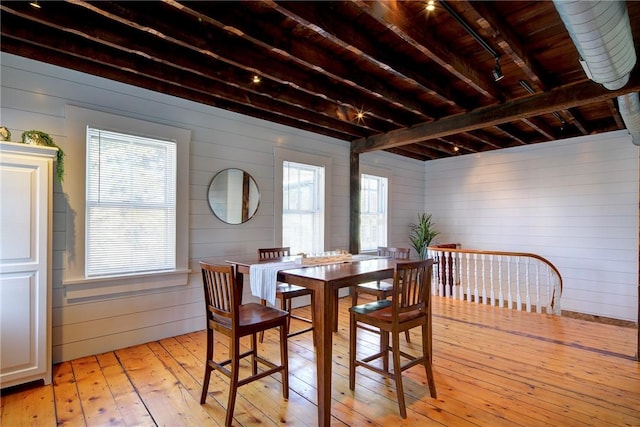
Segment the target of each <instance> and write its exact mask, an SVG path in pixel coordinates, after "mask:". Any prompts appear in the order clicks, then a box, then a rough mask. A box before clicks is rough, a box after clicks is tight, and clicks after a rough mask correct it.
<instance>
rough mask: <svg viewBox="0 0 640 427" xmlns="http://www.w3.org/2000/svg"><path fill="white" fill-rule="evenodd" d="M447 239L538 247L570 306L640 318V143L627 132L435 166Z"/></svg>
mask: <svg viewBox="0 0 640 427" xmlns="http://www.w3.org/2000/svg"><path fill="white" fill-rule="evenodd" d="M425 165H426V167H425V175H426V181H427V186H426V191H425V196H426V210H427V212H431V213H433V216H434V221H435V223H436V225H437V228H438V229H439V230H440V231H441V232H442V235H441V236H439V239H438V240H439V242H440V243H447V242H452V243H453V242H455V243H461V244H462V247H464V248H469V249H485V250H500V251H520V252H533V253H537V254H539V255H542V256H543V257H545V258H547V259H548V260H550V261H551V262H552V263H553V264H555V266H556V267H557V268H558V269H559V270H560V273H561V274H562V277H563V281H564V293H563V296H562V309H563V310H570V311H576V312H581V313H588V314H592V315H598V316H605V317H611V318H616V319H623V320H630V321H637V315H638V147H636V146H635V145H633V144H632V143H631V140H630V138H629V137H628V136H627V133H626V131H620V132H613V133H609V134H605V135H595V136H586V137H580V138H573V139H567V140H563V141H557V142H552V143H545V144H536V145H534V146H525V147H517V148H511V149H507V150H501V151H494V152H487V153H482V154H477V155H468V156H461V157H458V158H449V159H442V160H437V161H430V162H427V163H426V164H425Z"/></svg>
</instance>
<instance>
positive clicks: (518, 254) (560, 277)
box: [427, 246, 562, 292]
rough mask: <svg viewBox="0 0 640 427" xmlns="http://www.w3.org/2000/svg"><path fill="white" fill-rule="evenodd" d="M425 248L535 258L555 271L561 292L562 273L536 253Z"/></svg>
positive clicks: (439, 250) (437, 250)
mask: <svg viewBox="0 0 640 427" xmlns="http://www.w3.org/2000/svg"><path fill="white" fill-rule="evenodd" d="M427 249H429V250H430V251H434V252H462V253H469V254H480V255H483V254H484V255H501V256H519V257H529V258H535V259H537V260H540V261H542V262H543V263H545V264H547V265H548V266H549V268H551V269H552V270H553V271H554V272H555V273H556V275H557V276H558V278H559V279H560V291H561V292H562V275H561V274H560V270H558V269H557V268H556V266H555V265H553V263H552V262H551V261H549V260H548V259H546V258H545V257H543V256H540V255H537V254H532V253H529V252H510V251H485V250H479V249H460V248H455V249H454V248H439V247H437V246H429V247H428V248H427Z"/></svg>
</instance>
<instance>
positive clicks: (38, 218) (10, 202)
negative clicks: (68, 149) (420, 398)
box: [0, 142, 57, 388]
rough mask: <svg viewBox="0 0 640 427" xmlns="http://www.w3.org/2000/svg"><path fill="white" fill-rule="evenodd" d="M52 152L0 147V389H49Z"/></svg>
mask: <svg viewBox="0 0 640 427" xmlns="http://www.w3.org/2000/svg"><path fill="white" fill-rule="evenodd" d="M56 152H57V149H55V148H50V147H42V146H35V145H27V144H20V143H10V142H2V143H0V387H1V388H5V387H10V386H13V385H17V384H22V383H26V382H31V381H35V380H41V379H42V380H44V383H45V384H49V383H51V213H52V193H53V191H52V189H53V182H52V180H53V161H54V158H55V156H56Z"/></svg>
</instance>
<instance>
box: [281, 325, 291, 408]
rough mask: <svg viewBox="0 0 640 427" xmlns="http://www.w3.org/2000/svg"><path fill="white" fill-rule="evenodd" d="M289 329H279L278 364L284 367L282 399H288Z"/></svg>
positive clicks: (284, 327) (285, 327)
mask: <svg viewBox="0 0 640 427" xmlns="http://www.w3.org/2000/svg"><path fill="white" fill-rule="evenodd" d="M288 335H289V328H287V326H286V325H285V326H283V327H281V328H280V364H281V365H282V366H284V370H283V371H282V397H284V398H285V399H288V398H289V340H288Z"/></svg>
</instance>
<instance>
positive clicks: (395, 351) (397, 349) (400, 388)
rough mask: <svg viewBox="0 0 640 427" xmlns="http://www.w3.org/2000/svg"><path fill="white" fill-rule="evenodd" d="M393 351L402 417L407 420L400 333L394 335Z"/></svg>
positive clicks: (394, 374)
mask: <svg viewBox="0 0 640 427" xmlns="http://www.w3.org/2000/svg"><path fill="white" fill-rule="evenodd" d="M391 339H392V343H393V344H392V351H393V376H394V379H395V380H396V393H397V395H398V406H399V407H400V416H401V417H402V418H407V407H406V404H405V402H404V386H403V384H402V366H401V365H400V333H399V332H393V333H392V337H391Z"/></svg>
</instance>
